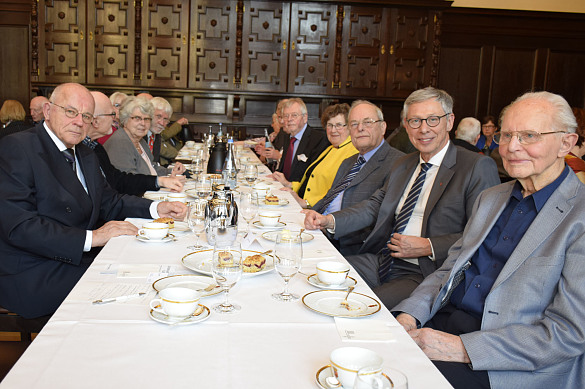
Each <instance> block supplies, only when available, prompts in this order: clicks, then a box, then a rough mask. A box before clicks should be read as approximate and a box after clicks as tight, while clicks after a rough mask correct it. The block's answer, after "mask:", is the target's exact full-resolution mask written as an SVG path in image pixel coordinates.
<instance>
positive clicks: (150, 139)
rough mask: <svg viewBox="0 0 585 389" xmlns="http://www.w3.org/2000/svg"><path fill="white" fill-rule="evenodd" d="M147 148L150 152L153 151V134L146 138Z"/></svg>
mask: <svg viewBox="0 0 585 389" xmlns="http://www.w3.org/2000/svg"><path fill="white" fill-rule="evenodd" d="M148 147H149V148H150V151H152V149H154V134H151V135H150V137H149V138H148Z"/></svg>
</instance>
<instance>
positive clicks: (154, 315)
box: [148, 304, 211, 326]
mask: <svg viewBox="0 0 585 389" xmlns="http://www.w3.org/2000/svg"><path fill="white" fill-rule="evenodd" d="M199 305H200V306H202V307H203V312H201V313H200V314H198V315H197V316H190V317H189V318H184V317H175V316H169V315H165V314H164V313H161V312H157V311H155V310H154V309H151V310H150V312H149V313H148V316H150V318H151V319H152V320H154V321H158V322H159V323H163V324H171V325H177V326H184V325H189V324H195V323H200V322H202V321H204V320H207V319H209V315H211V312H209V308H207V307H206V306H205V305H202V304H199Z"/></svg>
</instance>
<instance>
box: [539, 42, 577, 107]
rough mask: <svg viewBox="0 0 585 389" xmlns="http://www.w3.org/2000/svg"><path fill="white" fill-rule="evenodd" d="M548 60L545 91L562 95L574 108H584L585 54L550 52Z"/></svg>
mask: <svg viewBox="0 0 585 389" xmlns="http://www.w3.org/2000/svg"><path fill="white" fill-rule="evenodd" d="M584 39H585V38H584ZM548 58H549V61H548V66H547V69H546V70H547V71H546V81H545V88H546V90H549V91H551V92H554V93H560V94H562V95H563V96H564V97H565V98H566V99H567V101H569V103H570V104H571V105H572V106H574V107H583V108H585V52H582V53H574V52H569V51H557V50H552V51H551V52H550V53H549V55H548Z"/></svg>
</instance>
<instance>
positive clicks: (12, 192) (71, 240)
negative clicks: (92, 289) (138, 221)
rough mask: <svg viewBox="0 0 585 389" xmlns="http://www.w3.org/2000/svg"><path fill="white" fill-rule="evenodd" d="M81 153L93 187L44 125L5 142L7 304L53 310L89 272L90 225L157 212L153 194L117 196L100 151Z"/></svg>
mask: <svg viewBox="0 0 585 389" xmlns="http://www.w3.org/2000/svg"><path fill="white" fill-rule="evenodd" d="M75 151H76V155H77V159H78V161H79V164H80V165H81V169H82V172H83V174H84V177H85V181H86V184H87V190H88V193H86V192H85V190H84V189H83V186H82V185H81V183H80V182H79V180H78V179H77V177H76V175H75V172H74V171H73V170H72V169H71V166H70V165H69V163H68V162H67V161H66V160H65V158H64V157H63V154H61V152H60V151H59V149H58V148H57V147H56V146H55V143H54V142H53V141H52V139H51V138H50V137H49V135H48V134H47V132H46V130H45V129H44V127H43V125H42V124H39V125H37V126H36V127H34V128H31V129H29V130H26V131H22V132H19V133H17V134H13V135H10V136H7V137H6V138H4V139H3V140H2V142H0V182H1V183H2V184H1V185H0V209H1V210H2V217H0V305H2V306H4V307H5V308H7V309H9V310H12V311H14V312H16V313H18V314H20V315H22V316H24V317H27V318H33V317H38V316H44V315H47V314H51V313H53V312H54V311H55V310H56V309H57V307H58V306H59V304H61V302H62V301H63V299H64V298H65V297H66V296H67V294H68V293H69V292H70V291H71V289H72V288H73V286H74V285H75V283H76V282H77V281H78V280H79V278H80V277H81V276H82V275H83V273H84V271H85V270H86V269H87V267H88V266H89V264H90V263H91V261H92V260H93V257H92V255H94V254H95V252H94V253H92V252H90V253H84V252H83V246H84V242H85V237H86V231H87V230H93V229H95V227H96V224H97V223H98V221H100V220H106V221H108V220H114V219H124V218H125V217H129V216H134V217H144V218H149V217H150V212H149V206H150V204H151V201H150V200H146V199H141V198H138V197H133V196H127V195H120V194H118V193H117V192H116V191H114V190H113V189H112V188H111V187H110V186H109V185H108V183H107V182H106V180H105V179H104V176H103V175H102V173H101V172H100V170H99V161H98V159H97V157H96V155H95V153H94V152H93V151H91V149H89V148H88V147H87V146H85V145H83V144H79V145H77V146H76V147H75Z"/></svg>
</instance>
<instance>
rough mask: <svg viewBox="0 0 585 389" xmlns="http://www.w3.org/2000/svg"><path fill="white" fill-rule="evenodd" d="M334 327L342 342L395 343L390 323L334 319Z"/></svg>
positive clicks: (370, 320)
mask: <svg viewBox="0 0 585 389" xmlns="http://www.w3.org/2000/svg"><path fill="white" fill-rule="evenodd" d="M334 319H335V326H336V327H337V332H338V333H339V336H340V337H341V340H342V341H344V342H395V341H396V339H395V338H394V335H393V334H392V331H391V330H390V326H391V324H390V323H387V322H385V321H381V320H372V319H347V318H342V317H336V318H334Z"/></svg>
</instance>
